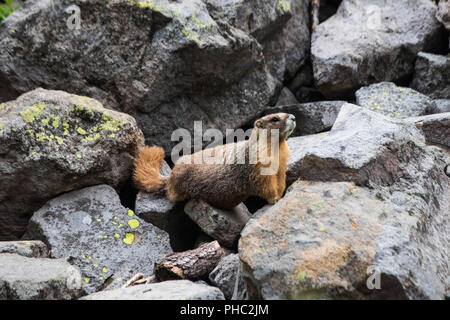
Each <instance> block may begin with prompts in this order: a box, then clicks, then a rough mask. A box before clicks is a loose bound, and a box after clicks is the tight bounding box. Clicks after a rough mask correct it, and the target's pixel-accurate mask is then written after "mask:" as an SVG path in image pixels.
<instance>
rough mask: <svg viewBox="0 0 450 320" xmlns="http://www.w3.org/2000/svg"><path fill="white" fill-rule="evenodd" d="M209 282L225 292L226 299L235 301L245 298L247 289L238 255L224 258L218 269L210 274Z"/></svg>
mask: <svg viewBox="0 0 450 320" xmlns="http://www.w3.org/2000/svg"><path fill="white" fill-rule="evenodd" d="M209 280H210V281H211V282H212V283H213V284H214V285H215V286H216V287H218V288H219V289H220V291H222V292H223V294H224V296H225V298H227V299H233V300H243V299H244V298H245V287H244V281H243V279H242V273H241V272H240V260H239V255H238V254H229V255H227V256H225V257H224V258H222V260H220V262H219V264H218V265H217V266H216V268H215V269H214V270H213V271H212V272H211V273H210V274H209ZM236 280H237V283H236ZM235 290H236V293H235Z"/></svg>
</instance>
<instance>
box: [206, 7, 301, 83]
mask: <svg viewBox="0 0 450 320" xmlns="http://www.w3.org/2000/svg"><path fill="white" fill-rule="evenodd" d="M206 3H207V4H208V10H209V13H210V15H211V16H212V17H213V19H215V20H219V19H222V20H224V21H226V22H227V23H228V24H230V25H232V26H233V27H235V28H238V29H240V30H243V31H244V32H245V33H247V34H249V35H251V36H253V37H254V38H255V39H256V40H257V41H258V42H259V43H260V44H261V45H262V47H263V52H264V58H265V60H266V63H267V65H268V67H269V69H270V71H271V73H272V74H273V75H274V76H276V77H277V78H278V80H280V81H284V80H286V79H289V78H292V77H293V76H294V75H295V74H296V72H297V71H298V69H299V68H300V67H301V66H302V64H303V63H304V62H305V60H306V59H307V58H308V57H309V49H310V31H309V25H310V23H309V10H308V8H309V1H308V0H280V1H261V0H257V1H240V0H229V1H225V2H224V1H221V0H206Z"/></svg>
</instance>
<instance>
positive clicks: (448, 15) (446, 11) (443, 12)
mask: <svg viewBox="0 0 450 320" xmlns="http://www.w3.org/2000/svg"><path fill="white" fill-rule="evenodd" d="M436 18H437V19H438V20H439V21H440V22H442V24H443V25H444V26H445V28H446V29H447V30H450V1H449V0H439V6H438V11H437V13H436Z"/></svg>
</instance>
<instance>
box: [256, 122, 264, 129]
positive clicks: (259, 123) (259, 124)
mask: <svg viewBox="0 0 450 320" xmlns="http://www.w3.org/2000/svg"><path fill="white" fill-rule="evenodd" d="M262 126H263V123H262V121H261V120H256V121H255V127H258V128H262Z"/></svg>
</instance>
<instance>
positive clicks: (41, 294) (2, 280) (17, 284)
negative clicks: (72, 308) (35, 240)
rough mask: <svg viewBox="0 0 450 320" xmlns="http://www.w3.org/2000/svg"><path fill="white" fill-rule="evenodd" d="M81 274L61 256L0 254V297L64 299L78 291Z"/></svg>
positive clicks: (76, 296) (71, 297) (79, 290)
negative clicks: (43, 256) (37, 256)
mask: <svg viewBox="0 0 450 320" xmlns="http://www.w3.org/2000/svg"><path fill="white" fill-rule="evenodd" d="M81 289H82V281H81V273H80V270H78V268H76V267H74V266H71V265H70V264H69V263H68V262H67V261H64V260H63V259H45V258H28V257H23V256H20V255H17V254H10V253H0V300H4V299H7V300H43V299H45V300H61V299H64V300H67V299H75V298H78V297H79V296H80V295H81V292H82V290H81Z"/></svg>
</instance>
